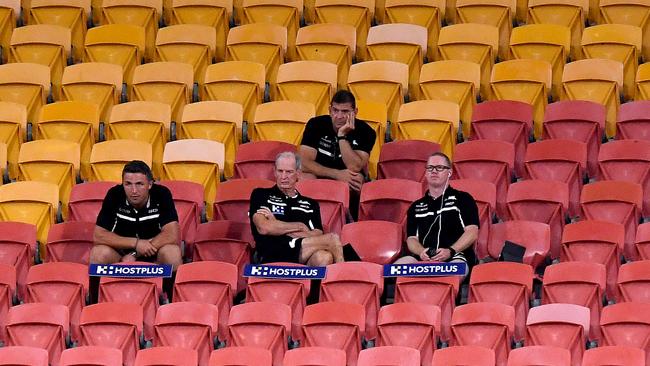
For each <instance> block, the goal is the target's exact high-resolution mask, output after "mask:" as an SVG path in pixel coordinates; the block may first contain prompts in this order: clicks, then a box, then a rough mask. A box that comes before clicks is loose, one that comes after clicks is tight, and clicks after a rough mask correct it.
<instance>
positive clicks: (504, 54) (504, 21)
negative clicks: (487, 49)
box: [449, 0, 523, 60]
mask: <svg viewBox="0 0 650 366" xmlns="http://www.w3.org/2000/svg"><path fill="white" fill-rule="evenodd" d="M517 3H518V1H516V0H498V1H489V2H488V1H475V0H460V1H458V0H457V1H456V4H455V6H449V8H450V9H449V10H450V11H453V10H452V9H454V8H456V20H455V23H476V24H486V25H491V26H494V27H496V28H497V29H498V30H499V49H498V54H499V58H500V59H501V60H506V59H508V41H509V40H510V32H511V30H512V24H513V20H514V18H515V13H516V12H517ZM522 12H523V10H522Z"/></svg>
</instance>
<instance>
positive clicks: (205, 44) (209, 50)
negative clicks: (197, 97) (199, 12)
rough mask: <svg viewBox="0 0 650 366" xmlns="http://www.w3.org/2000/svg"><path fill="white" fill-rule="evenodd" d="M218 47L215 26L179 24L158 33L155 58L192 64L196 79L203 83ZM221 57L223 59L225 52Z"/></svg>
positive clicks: (162, 29)
mask: <svg viewBox="0 0 650 366" xmlns="http://www.w3.org/2000/svg"><path fill="white" fill-rule="evenodd" d="M216 48H217V35H216V32H215V29H214V27H211V26H207V25H199V24H177V25H173V26H168V27H165V28H161V29H160V30H159V31H158V33H157V34H156V55H155V56H154V60H156V61H172V62H182V63H187V64H190V65H192V70H193V71H194V73H193V75H194V78H193V79H194V81H196V82H199V83H203V78H204V76H205V69H206V68H207V67H208V65H210V64H212V62H213V60H214V57H215V50H216ZM221 48H223V46H221ZM221 57H222V58H221V59H222V60H223V54H222V56H221Z"/></svg>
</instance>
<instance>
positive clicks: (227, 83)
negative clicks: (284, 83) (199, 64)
mask: <svg viewBox="0 0 650 366" xmlns="http://www.w3.org/2000/svg"><path fill="white" fill-rule="evenodd" d="M264 70H265V69H264V65H262V64H260V63H257V62H252V61H226V62H220V63H217V64H214V65H210V66H208V67H207V69H206V71H205V79H204V81H205V84H203V89H202V95H201V100H217V101H227V102H234V103H238V104H240V105H241V106H242V108H243V111H244V112H243V113H244V114H243V117H244V120H245V121H249V122H250V121H252V120H253V118H254V116H255V109H256V108H257V105H258V104H261V103H262V102H263V101H264V90H265V83H264V78H265V74H266V72H265V71H264ZM243 136H244V138H246V134H243Z"/></svg>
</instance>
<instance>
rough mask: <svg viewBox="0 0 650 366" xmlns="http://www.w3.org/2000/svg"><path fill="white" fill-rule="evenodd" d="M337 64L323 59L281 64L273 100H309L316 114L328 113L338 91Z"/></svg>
mask: <svg viewBox="0 0 650 366" xmlns="http://www.w3.org/2000/svg"><path fill="white" fill-rule="evenodd" d="M336 84H337V78H336V65H335V64H332V63H329V62H323V61H296V62H289V63H286V64H283V65H280V68H279V69H278V81H277V84H276V87H277V91H276V92H275V93H274V94H275V95H274V97H273V100H292V101H296V102H308V103H311V104H313V105H314V108H316V114H317V115H321V114H328V111H329V105H330V100H331V99H332V96H334V93H335V92H336Z"/></svg>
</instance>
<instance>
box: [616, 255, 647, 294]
mask: <svg viewBox="0 0 650 366" xmlns="http://www.w3.org/2000/svg"><path fill="white" fill-rule="evenodd" d="M616 284H617V286H618V291H619V293H620V295H621V298H620V301H625V302H645V303H650V261H648V260H642V261H635V262H629V263H626V264H624V265H622V266H621V268H619V270H618V277H617V279H616Z"/></svg>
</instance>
